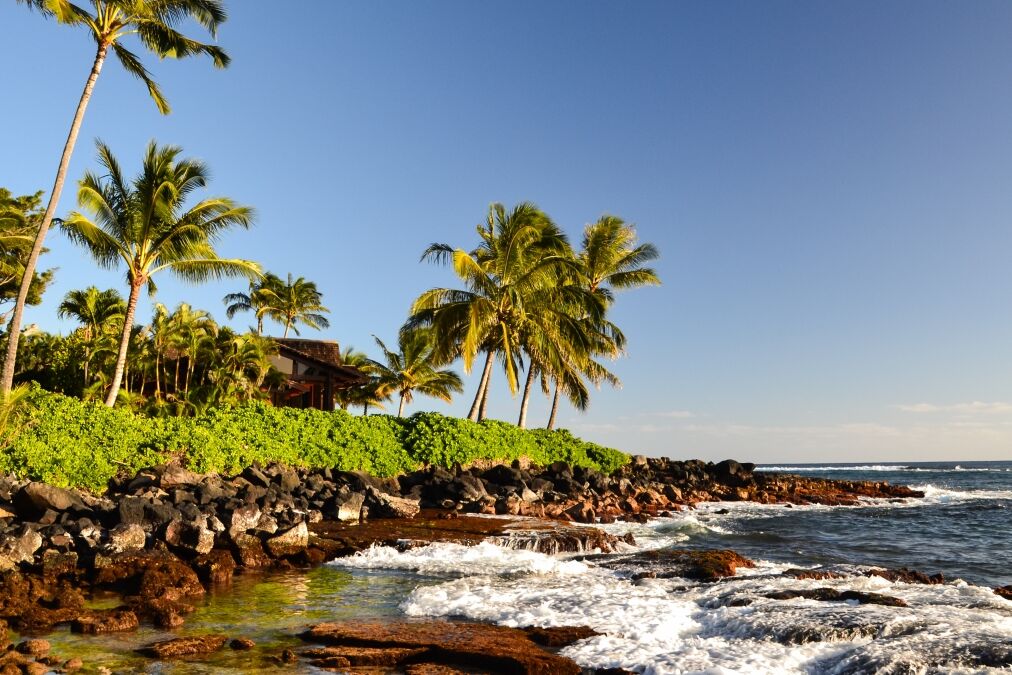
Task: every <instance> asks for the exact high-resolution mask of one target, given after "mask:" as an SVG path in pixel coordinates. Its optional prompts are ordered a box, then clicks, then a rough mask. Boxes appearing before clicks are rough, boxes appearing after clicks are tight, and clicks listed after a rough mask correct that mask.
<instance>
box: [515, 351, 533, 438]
mask: <svg viewBox="0 0 1012 675" xmlns="http://www.w3.org/2000/svg"><path fill="white" fill-rule="evenodd" d="M534 370H535V368H534V364H529V367H528V368H527V381H526V382H525V383H524V396H523V398H522V399H521V400H520V419H519V420H518V421H517V426H518V427H520V428H521V429H526V428H527V406H528V404H529V403H530V402H531V385H532V384H533V383H534Z"/></svg>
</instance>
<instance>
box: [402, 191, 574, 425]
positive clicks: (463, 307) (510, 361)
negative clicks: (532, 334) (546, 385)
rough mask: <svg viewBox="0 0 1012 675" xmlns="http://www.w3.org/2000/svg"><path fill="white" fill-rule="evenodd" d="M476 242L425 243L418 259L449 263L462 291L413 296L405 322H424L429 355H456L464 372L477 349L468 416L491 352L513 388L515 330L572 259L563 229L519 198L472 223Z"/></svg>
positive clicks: (484, 381) (485, 380)
mask: <svg viewBox="0 0 1012 675" xmlns="http://www.w3.org/2000/svg"><path fill="white" fill-rule="evenodd" d="M478 235H479V236H480V237H481V243H480V244H479V245H478V247H477V248H475V249H474V250H473V251H471V252H470V253H468V252H467V251H464V250H461V249H454V248H452V247H451V246H448V245H447V244H433V245H431V246H430V247H429V248H428V249H426V251H425V252H424V253H423V254H422V260H426V259H428V260H433V261H436V262H444V263H445V262H448V261H450V262H452V264H453V270H454V272H455V273H456V274H457V276H458V277H460V279H461V280H463V281H464V284H465V286H466V289H464V290H458V289H449V288H433V289H431V290H428V291H426V292H425V293H423V294H422V295H421V296H419V297H418V299H417V300H415V302H414V304H413V305H412V307H411V316H410V317H409V319H408V322H407V324H406V325H405V328H406V329H408V330H410V329H413V328H417V327H420V326H432V327H434V329H435V334H436V335H437V336H438V340H437V344H436V356H437V357H438V359H439V360H441V361H444V362H447V361H450V360H452V359H453V358H455V357H456V356H458V355H459V356H461V357H462V358H463V360H464V371H465V372H468V373H469V372H471V367H472V365H473V363H474V358H475V357H476V356H477V355H478V353H479V352H484V353H485V355H486V356H485V366H484V369H483V370H482V375H481V380H480V382H479V385H478V391H477V393H476V394H475V398H474V402H473V404H472V405H471V411H470V413H469V414H468V419H471V420H477V419H479V417H481V418H483V417H484V407H485V405H487V393H488V384H489V380H490V378H491V372H492V359H493V357H494V356H496V355H498V357H499V359H500V361H501V362H502V364H503V367H504V369H505V371H506V379H507V382H508V384H509V387H510V391H511V392H513V393H516V391H517V389H518V383H517V367H518V364H519V362H520V360H521V345H520V335H519V331H520V330H522V326H523V324H524V322H525V321H527V319H528V316H529V315H530V313H531V312H533V311H536V309H535V307H534V306H533V305H534V304H535V301H534V299H535V298H537V297H538V295H539V292H540V291H542V290H544V289H546V288H549V287H551V286H552V285H553V283H554V282H555V280H556V279H557V276H558V270H559V269H560V268H562V267H566V266H569V265H572V264H573V263H572V256H567V255H566V251H567V249H568V248H569V243H568V241H567V240H566V236H565V234H563V233H562V231H561V230H559V228H558V227H557V226H556V225H555V224H554V223H553V222H552V221H551V220H550V219H549V218H548V216H547V215H545V214H544V213H543V212H542V211H541V210H539V209H538V208H537V206H535V205H534V204H531V203H529V202H524V203H521V204H518V205H516V206H515V207H514V208H513V209H512V210H510V211H507V210H506V208H505V207H504V206H503V205H502V204H493V205H492V206H491V207H490V208H489V213H488V218H487V220H486V222H485V223H483V224H482V225H479V226H478Z"/></svg>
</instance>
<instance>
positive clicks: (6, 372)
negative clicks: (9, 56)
mask: <svg viewBox="0 0 1012 675" xmlns="http://www.w3.org/2000/svg"><path fill="white" fill-rule="evenodd" d="M16 2H17V3H18V4H24V5H28V7H29V8H31V9H36V10H38V11H40V12H41V13H42V14H43V15H45V16H48V17H51V18H53V19H55V20H56V21H57V22H59V23H61V24H66V25H70V26H79V27H82V28H83V29H84V30H86V31H88V32H89V33H90V35H91V37H92V38H93V39H94V40H95V45H96V51H95V57H94V59H93V60H92V64H91V72H90V73H89V74H88V79H87V80H86V81H85V84H84V91H82V92H81V98H80V100H79V101H78V103H77V110H76V111H75V112H74V119H73V121H72V122H71V124H70V132H69V133H68V134H67V141H66V143H65V144H64V146H63V154H62V155H61V156H60V164H59V166H58V167H57V169H56V179H55V181H54V182H53V189H52V192H50V195H49V204H48V205H47V206H46V211H45V213H44V214H43V216H42V221H41V223H40V224H39V228H38V230H37V232H36V233H35V241H34V244H33V245H32V249H31V252H30V254H29V256H28V259H27V261H26V263H25V269H24V273H23V274H22V277H21V286H20V288H19V290H18V296H17V300H16V302H15V304H14V314H13V316H12V317H11V322H10V330H9V334H10V338H9V340H8V341H7V355H6V358H5V359H4V366H3V372H2V374H0V392H2V393H6V392H9V391H10V389H11V386H12V384H13V382H14V362H15V360H16V359H17V353H18V338H19V335H20V330H21V318H22V315H23V314H24V310H25V304H26V302H27V300H28V295H29V291H30V290H31V285H32V280H33V279H34V276H35V266H36V264H37V263H38V259H39V255H40V254H41V253H42V244H43V242H44V241H45V239H46V234H47V233H48V232H49V226H50V224H51V223H52V222H53V216H54V215H55V214H56V205H57V204H58V203H59V201H60V196H61V195H62V194H63V184H64V182H65V181H66V179H67V169H68V167H69V166H70V158H71V156H72V155H73V154H74V146H75V145H76V144H77V135H78V133H79V132H80V130H81V122H82V121H83V120H84V112H85V110H86V109H87V107H88V101H90V100H91V94H92V91H93V90H94V88H95V82H96V81H97V80H98V76H99V73H101V72H102V66H103V64H104V63H105V59H106V56H107V55H108V53H109V50H110V49H112V51H113V53H114V54H115V55H116V58H117V59H118V60H119V62H120V64H122V66H123V68H124V69H126V71H127V72H128V73H130V74H131V75H133V76H135V77H137V78H138V79H140V80H141V81H142V82H143V83H144V84H145V85H146V86H147V89H148V94H149V95H150V96H151V98H152V99H153V100H154V102H155V105H156V106H157V107H158V110H159V111H160V112H161V113H162V114H168V112H169V104H168V102H167V101H166V100H165V97H164V96H163V95H162V92H161V90H160V89H159V88H158V85H157V84H156V83H155V81H154V80H153V79H151V74H150V73H149V72H148V71H147V69H146V68H145V67H144V64H143V63H141V60H140V57H138V56H137V54H134V53H133V52H131V51H130V50H128V49H127V48H126V47H124V46H123V38H125V37H127V36H130V35H135V36H137V38H138V39H140V41H141V43H142V44H143V45H144V47H145V48H146V49H147V50H148V51H150V52H152V53H153V54H155V55H156V56H158V58H160V59H163V58H184V57H187V56H195V55H200V54H203V55H206V56H209V57H210V58H211V60H212V61H213V62H214V65H215V66H216V67H218V68H224V67H226V66H227V65H228V63H229V57H228V55H227V54H226V53H225V52H224V50H222V49H221V48H219V47H216V46H214V45H208V44H204V43H202V42H198V41H197V40H194V39H192V38H188V37H186V36H185V35H183V34H182V33H180V32H179V31H178V30H176V28H177V27H178V26H179V25H180V24H184V23H186V22H187V21H190V20H193V21H195V22H196V23H198V24H200V25H201V26H203V27H204V29H205V30H207V32H208V33H209V34H210V35H211V37H212V38H213V37H215V36H216V34H217V31H218V26H219V25H221V23H222V22H224V21H225V19H226V18H227V15H226V13H225V6H224V3H223V1H222V0H91V11H89V10H87V9H85V8H83V7H80V6H78V5H75V4H72V3H71V2H70V1H69V0H16Z"/></svg>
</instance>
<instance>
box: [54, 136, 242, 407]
mask: <svg viewBox="0 0 1012 675" xmlns="http://www.w3.org/2000/svg"><path fill="white" fill-rule="evenodd" d="M180 152H182V150H181V149H180V148H178V147H175V146H162V147H159V146H158V145H156V144H155V143H154V142H152V143H150V144H149V145H148V148H147V152H146V153H145V155H144V162H143V169H142V171H141V173H140V174H139V175H138V176H137V177H136V178H135V179H134V180H133V182H132V183H127V182H126V181H125V180H124V178H123V174H122V172H121V171H120V166H119V162H117V161H116V158H115V157H114V156H113V154H112V152H111V151H110V150H109V148H108V146H106V145H104V144H103V143H99V144H98V157H99V163H100V164H101V165H102V167H103V169H104V173H105V175H103V176H100V175H97V174H95V173H92V172H87V173H86V174H85V176H84V179H83V180H82V181H81V184H80V189H79V190H78V196H77V200H78V203H79V204H80V206H81V207H82V208H83V209H85V210H87V211H89V212H90V213H91V218H89V217H87V216H85V215H83V214H81V213H77V212H75V213H72V214H71V215H70V217H68V218H67V220H65V221H64V222H63V224H62V227H63V230H64V231H65V232H66V233H67V234H68V235H69V236H70V238H71V239H72V240H74V241H75V242H76V243H78V244H81V245H83V246H85V247H86V248H87V249H88V250H89V252H90V253H91V254H92V256H93V257H94V258H95V260H96V261H97V262H98V263H99V265H102V266H104V267H109V268H114V267H118V266H119V264H120V263H125V264H126V269H127V281H128V282H129V283H130V295H129V297H128V300H127V311H126V317H125V320H124V322H123V336H122V339H121V340H120V347H119V353H118V355H117V359H116V369H115V371H114V373H113V378H112V384H111V386H110V389H109V393H108V396H107V397H106V405H107V406H109V407H112V406H113V405H114V404H115V402H116V397H117V395H118V394H119V388H120V382H121V380H122V377H123V367H124V364H125V363H126V356H127V350H128V347H129V344H130V328H131V327H132V326H133V320H134V313H135V311H136V309H137V300H138V298H139V297H140V293H141V290H142V289H143V288H144V287H145V286H146V287H147V289H148V292H149V293H154V292H155V285H154V280H153V279H152V277H154V276H155V275H156V274H158V273H160V272H163V271H166V270H171V271H172V272H173V273H175V275H176V276H177V277H179V278H180V279H182V280H184V281H188V282H191V283H200V282H203V281H207V280H209V279H220V278H224V277H242V276H244V277H247V278H251V279H255V278H257V277H258V276H259V275H260V266H259V265H257V264H256V263H254V262H251V261H249V260H240V259H237V258H229V259H226V258H220V257H219V256H218V254H217V252H216V251H215V249H214V241H215V240H216V239H217V238H218V236H219V235H221V233H223V232H225V231H226V230H229V229H231V228H234V227H241V228H244V229H245V228H248V227H249V226H250V224H251V222H252V219H253V210H252V209H251V208H249V207H246V206H239V205H238V204H236V203H235V202H233V201H232V200H231V199H228V198H226V197H210V198H207V199H204V200H202V201H200V202H199V203H197V204H194V205H193V206H192V207H190V208H189V209H186V210H184V205H185V202H186V199H187V197H188V196H189V195H191V194H192V193H193V192H194V191H195V190H197V189H198V188H202V187H205V186H206V185H207V174H208V171H207V167H206V166H204V164H203V163H201V162H199V161H196V160H192V159H179V154H180Z"/></svg>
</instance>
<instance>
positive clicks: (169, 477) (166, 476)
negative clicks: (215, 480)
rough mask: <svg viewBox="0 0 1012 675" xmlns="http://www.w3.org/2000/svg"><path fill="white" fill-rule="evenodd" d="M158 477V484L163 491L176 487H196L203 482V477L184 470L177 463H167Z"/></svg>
mask: <svg viewBox="0 0 1012 675" xmlns="http://www.w3.org/2000/svg"><path fill="white" fill-rule="evenodd" d="M160 473H161V475H160V476H159V477H158V484H159V485H160V486H161V487H162V488H163V489H168V488H171V487H177V486H180V485H182V486H187V485H197V484H198V483H200V481H201V480H203V478H204V477H203V476H202V475H200V474H199V473H194V472H192V471H190V470H189V469H187V468H185V467H184V466H183V465H182V464H180V463H179V461H178V460H177V461H173V462H169V463H168V464H166V465H165V467H164V468H162V469H161V472H160Z"/></svg>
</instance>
